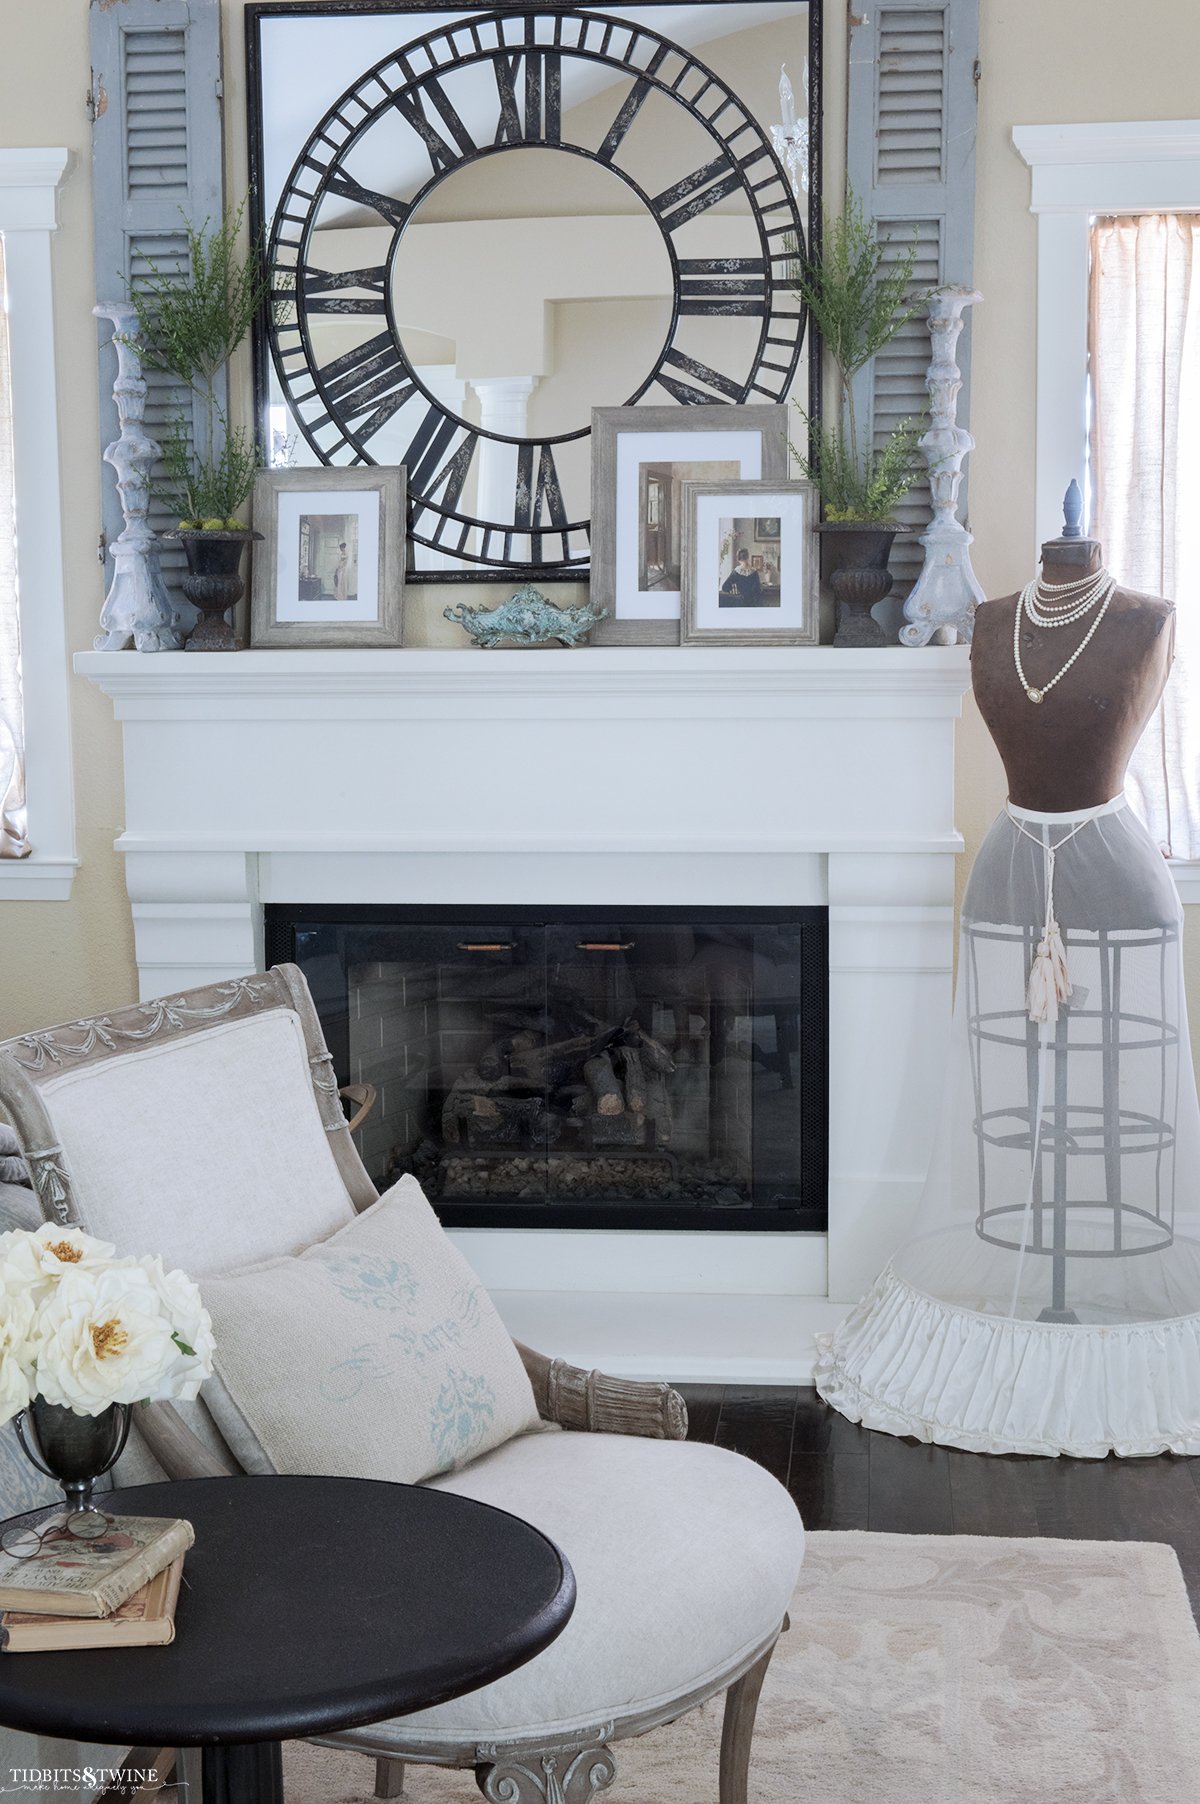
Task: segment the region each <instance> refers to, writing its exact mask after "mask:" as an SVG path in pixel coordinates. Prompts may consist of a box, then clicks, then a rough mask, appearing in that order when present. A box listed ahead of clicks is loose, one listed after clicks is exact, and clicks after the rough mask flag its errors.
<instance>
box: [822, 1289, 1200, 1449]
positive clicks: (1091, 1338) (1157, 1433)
mask: <svg viewBox="0 0 1200 1804" xmlns="http://www.w3.org/2000/svg"><path fill="white" fill-rule="evenodd" d="M816 1386H817V1390H818V1391H819V1392H820V1394H821V1396H822V1397H824V1399H825V1401H826V1402H827V1403H831V1404H832V1405H833V1407H834V1408H835V1409H837V1410H840V1411H841V1413H842V1415H844V1416H848V1417H849V1418H850V1420H851V1421H852V1422H861V1423H862V1424H863V1426H864V1427H865V1428H879V1429H883V1430H884V1431H885V1432H886V1433H888V1434H898V1435H914V1436H915V1437H916V1438H917V1439H918V1440H921V1441H934V1442H937V1443H938V1445H940V1446H944V1447H961V1448H964V1449H965V1450H966V1451H967V1452H968V1453H1034V1454H1060V1453H1066V1454H1072V1455H1074V1456H1075V1457H1076V1458H1077V1459H1103V1458H1104V1456H1105V1455H1106V1454H1107V1453H1118V1454H1121V1455H1122V1456H1124V1457H1125V1458H1128V1459H1140V1458H1146V1457H1150V1456H1152V1455H1154V1454H1157V1453H1184V1454H1200V1314H1197V1315H1185V1316H1176V1317H1174V1318H1172V1319H1171V1320H1169V1321H1162V1322H1136V1323H1121V1324H1118V1325H1113V1326H1107V1325H1094V1324H1091V1323H1081V1324H1079V1325H1078V1326H1076V1325H1073V1324H1072V1325H1064V1324H1062V1323H1054V1322H1023V1321H1018V1320H1016V1319H1014V1318H1013V1317H1009V1316H989V1315H981V1314H978V1313H976V1312H975V1311H974V1310H971V1309H966V1308H963V1307H961V1306H960V1305H957V1304H952V1303H944V1302H941V1301H940V1300H939V1299H938V1298H937V1297H931V1296H928V1295H927V1294H926V1293H925V1292H923V1291H919V1290H916V1289H914V1287H913V1286H912V1285H911V1284H908V1283H906V1282H905V1280H904V1279H903V1278H901V1277H900V1276H899V1275H898V1274H897V1273H896V1272H895V1271H894V1270H893V1268H892V1267H891V1266H890V1265H888V1266H887V1267H885V1269H884V1270H883V1272H881V1273H880V1276H879V1278H878V1279H877V1280H876V1282H875V1284H874V1286H873V1287H872V1289H871V1290H870V1292H869V1293H868V1295H867V1296H865V1297H864V1298H863V1300H862V1302H861V1303H859V1304H858V1305H857V1306H856V1307H855V1308H854V1309H853V1310H851V1312H850V1314H849V1315H848V1316H847V1317H846V1319H845V1321H844V1322H842V1323H841V1324H840V1326H839V1327H838V1328H836V1329H835V1330H834V1332H833V1333H832V1334H820V1335H818V1336H817V1364H816Z"/></svg>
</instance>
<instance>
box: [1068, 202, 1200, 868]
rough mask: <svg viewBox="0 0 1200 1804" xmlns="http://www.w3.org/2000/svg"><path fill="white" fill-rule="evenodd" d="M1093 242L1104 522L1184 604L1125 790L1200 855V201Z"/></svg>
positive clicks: (1125, 557) (1167, 843)
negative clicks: (1196, 208) (1198, 207)
mask: <svg viewBox="0 0 1200 1804" xmlns="http://www.w3.org/2000/svg"><path fill="white" fill-rule="evenodd" d="M1091 252H1092V255H1091V303H1090V309H1089V314H1090V318H1089V341H1090V346H1089V348H1090V356H1091V372H1092V429H1091V466H1092V467H1091V474H1092V485H1093V494H1094V497H1095V508H1094V521H1095V524H1094V527H1093V531H1094V534H1095V536H1096V537H1097V538H1098V539H1100V540H1101V542H1102V543H1103V545H1104V552H1105V562H1106V563H1107V565H1108V567H1109V569H1110V570H1112V571H1113V573H1114V575H1115V576H1116V577H1117V579H1118V581H1119V582H1122V583H1124V584H1126V585H1127V586H1128V587H1129V588H1133V589H1144V590H1147V591H1149V592H1150V593H1151V594H1155V595H1165V596H1167V597H1168V598H1169V599H1170V600H1172V601H1174V602H1175V604H1176V609H1177V613H1176V634H1175V668H1174V671H1173V673H1172V676H1171V680H1170V683H1169V684H1168V686H1167V692H1166V694H1165V695H1164V697H1163V700H1162V705H1161V706H1160V708H1159V709H1158V712H1157V713H1156V715H1155V717H1154V719H1153V720H1152V722H1151V723H1150V726H1149V727H1148V728H1147V729H1146V732H1145V734H1144V735H1143V738H1142V741H1141V744H1140V745H1139V746H1138V748H1137V751H1136V752H1135V753H1134V756H1133V760H1132V763H1131V764H1130V767H1129V775H1128V778H1127V779H1126V790H1127V793H1128V794H1129V795H1130V797H1131V799H1132V800H1133V802H1134V805H1135V807H1136V808H1137V810H1138V813H1139V814H1140V815H1141V816H1142V818H1143V820H1144V821H1145V822H1146V824H1147V826H1148V827H1149V829H1150V833H1151V835H1152V836H1153V838H1154V840H1155V841H1156V843H1157V844H1158V845H1159V846H1160V847H1161V848H1162V849H1163V850H1164V851H1165V852H1169V853H1170V854H1171V855H1173V856H1174V857H1176V858H1200V531H1198V529H1197V520H1196V497H1197V495H1198V494H1200V213H1142V214H1137V215H1133V216H1129V217H1118V218H1101V219H1097V220H1096V221H1095V223H1094V224H1093V226H1092V244H1091Z"/></svg>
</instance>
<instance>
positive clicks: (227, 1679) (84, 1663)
mask: <svg viewBox="0 0 1200 1804" xmlns="http://www.w3.org/2000/svg"><path fill="white" fill-rule="evenodd" d="M103 1503H104V1507H105V1508H107V1509H111V1510H112V1511H114V1512H115V1513H116V1514H118V1515H120V1514H124V1515H130V1516H184V1517H186V1518H187V1520H188V1521H189V1522H191V1523H192V1525H193V1526H194V1528H195V1530H196V1545H195V1546H194V1547H193V1548H191V1550H190V1551H189V1553H188V1555H187V1560H186V1563H185V1565H184V1569H183V1587H182V1589H181V1591H180V1594H179V1606H178V1610H177V1612H176V1617H175V1640H174V1641H173V1642H172V1643H171V1645H170V1646H169V1647H137V1648H106V1649H103V1650H99V1649H97V1650H78V1651H72V1652H64V1653H45V1654H20V1655H15V1654H14V1655H11V1656H9V1657H7V1658H4V1657H0V1723H3V1724H5V1725H6V1726H7V1727H9V1728H12V1729H26V1730H31V1731H33V1732H35V1733H38V1734H42V1735H53V1736H61V1737H64V1738H66V1739H68V1740H74V1741H93V1742H104V1743H108V1744H119V1745H122V1746H126V1745H128V1746H138V1745H150V1744H151V1743H152V1744H153V1745H154V1746H156V1747H201V1748H203V1750H204V1755H203V1765H204V1800H203V1804H282V1801H283V1779H282V1769H281V1752H280V1744H281V1743H282V1742H284V1741H295V1740H298V1739H301V1738H303V1737H305V1736H309V1735H322V1734H328V1733H330V1732H331V1731H333V1730H337V1729H349V1728H354V1727H357V1726H358V1725H360V1724H363V1723H372V1722H378V1721H380V1720H381V1719H382V1718H384V1717H389V1716H403V1715H405V1714H407V1713H408V1712H410V1711H415V1710H423V1709H425V1708H427V1707H428V1706H429V1705H432V1704H440V1703H444V1702H445V1700H446V1699H447V1698H454V1697H459V1696H461V1695H462V1693H463V1692H466V1691H475V1690H476V1689H477V1688H478V1687H479V1686H481V1685H486V1684H488V1683H489V1682H490V1681H491V1680H492V1679H498V1678H501V1677H502V1676H503V1675H504V1674H505V1673H507V1672H511V1671H512V1670H513V1669H514V1667H518V1666H522V1665H524V1663H525V1662H526V1661H527V1660H531V1659H532V1658H533V1656H534V1655H535V1654H539V1653H541V1651H542V1649H543V1648H544V1647H548V1646H549V1644H550V1643H551V1642H552V1641H553V1640H554V1639H555V1637H556V1636H557V1635H558V1634H560V1633H561V1631H562V1630H563V1628H564V1627H565V1626H566V1624H567V1621H568V1619H569V1618H570V1615H571V1611H572V1610H573V1609H574V1607H575V1579H574V1575H573V1573H572V1571H571V1568H570V1566H569V1565H568V1564H567V1562H566V1560H565V1559H564V1558H563V1556H562V1554H561V1553H559V1551H558V1549H557V1548H556V1547H555V1546H554V1544H553V1542H552V1541H549V1540H547V1538H546V1536H545V1535H543V1534H541V1533H539V1531H538V1530H537V1529H535V1528H532V1527H531V1526H530V1525H529V1523H527V1522H522V1521H520V1520H519V1519H518V1518H517V1517H516V1516H509V1515H507V1514H506V1513H505V1512H504V1511H503V1510H496V1509H491V1508H490V1507H489V1506H487V1505H486V1504H481V1503H476V1502H474V1501H473V1500H472V1499H470V1498H467V1497H456V1496H454V1495H452V1494H451V1493H449V1492H445V1491H427V1490H422V1489H421V1488H420V1487H419V1486H413V1485H393V1484H382V1483H378V1482H376V1481H374V1480H371V1479H357V1478H288V1477H246V1478H201V1479H186V1480H180V1481H177V1482H175V1483H173V1484H161V1485H140V1486H138V1487H136V1488H134V1489H129V1490H123V1491H113V1492H110V1493H109V1495H108V1496H107V1497H105V1498H104V1499H103Z"/></svg>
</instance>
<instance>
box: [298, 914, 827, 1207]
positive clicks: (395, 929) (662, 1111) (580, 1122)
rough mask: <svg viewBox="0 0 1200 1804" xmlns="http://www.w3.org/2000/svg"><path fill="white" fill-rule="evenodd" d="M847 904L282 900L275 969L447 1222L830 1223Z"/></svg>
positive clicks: (377, 1164) (386, 1152) (363, 1142)
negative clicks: (299, 994) (835, 1042)
mask: <svg viewBox="0 0 1200 1804" xmlns="http://www.w3.org/2000/svg"><path fill="white" fill-rule="evenodd" d="M826 915H827V911H826V910H825V909H824V908H819V907H795V908H790V909H782V908H764V909H747V908H737V909H714V908H695V909H682V910H681V909H671V910H667V909H657V908H633V909H630V910H629V911H627V912H620V913H618V912H614V911H610V910H605V911H604V912H603V914H600V913H598V912H596V911H587V910H583V909H569V908H565V909H556V910H554V911H552V912H551V911H541V910H534V909H530V908H512V909H506V910H497V911H488V913H487V914H486V916H483V915H480V914H468V913H466V912H465V911H461V910H452V909H429V908H420V909H418V908H407V907H392V906H377V907H376V906H372V907H345V908H332V907H319V908H305V907H291V906H280V905H274V906H269V907H268V908H267V910H266V932H267V958H268V963H275V962H277V961H278V960H281V959H294V961H295V962H296V963H297V964H298V965H299V966H300V967H301V969H302V970H303V971H304V972H305V975H306V977H307V978H308V982H309V985H310V987H311V989H312V991H313V994H314V997H315V999H316V1002H317V1007H318V1010H319V1012H320V1015H321V1019H322V1025H323V1027H324V1030H325V1034H326V1038H327V1040H328V1043H329V1046H330V1050H331V1051H332V1053H333V1056H334V1063H335V1066H336V1068H337V1073H338V1078H339V1081H340V1082H343V1083H370V1084H372V1085H373V1086H374V1087H375V1090H376V1093H377V1094H376V1103H375V1107H374V1109H373V1111H372V1114H371V1117H370V1118H369V1119H368V1121H367V1122H366V1123H364V1125H363V1127H362V1128H361V1129H360V1130H359V1145H360V1152H361V1153H362V1156H363V1159H364V1162H365V1164H366V1165H367V1168H368V1170H369V1171H370V1173H371V1176H372V1177H373V1179H374V1180H375V1182H376V1183H377V1184H379V1185H380V1186H381V1187H382V1186H383V1185H385V1184H387V1183H390V1182H392V1181H394V1180H395V1179H396V1178H397V1177H399V1176H400V1175H401V1174H402V1173H403V1172H406V1171H407V1172H413V1173H414V1174H415V1175H416V1176H417V1177H418V1178H419V1179H420V1180H421V1183H422V1184H423V1186H424V1187H425V1190H426V1192H427V1194H428V1195H429V1197H430V1199H431V1201H432V1202H433V1204H434V1206H435V1208H436V1209H437V1210H438V1213H439V1215H440V1216H441V1218H442V1220H443V1221H444V1222H445V1223H446V1224H447V1225H448V1226H456V1227H467V1226H470V1227H498V1226H504V1227H559V1228H563V1227H572V1228H597V1227H606V1226H607V1227H621V1228H687V1229H697V1228H702V1227H705V1226H711V1227H714V1228H721V1229H729V1228H731V1227H736V1228H737V1229H739V1230H745V1229H754V1228H768V1229H773V1230H775V1231H779V1230H780V1229H808V1230H819V1229H823V1228H824V1227H825V1225H826V1193H827V1174H828V1146H827V1141H828V1128H827V1123H828V1031H827V1013H828V954H827V924H826Z"/></svg>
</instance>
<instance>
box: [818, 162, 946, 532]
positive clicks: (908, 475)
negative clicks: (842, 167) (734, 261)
mask: <svg viewBox="0 0 1200 1804" xmlns="http://www.w3.org/2000/svg"><path fill="white" fill-rule="evenodd" d="M890 244H891V239H890V238H882V239H881V238H880V237H879V236H878V235H877V233H876V230H875V222H874V221H873V220H872V219H869V218H868V217H867V215H866V214H865V212H864V211H863V206H862V203H861V201H860V200H859V199H858V197H857V196H856V195H855V193H854V192H853V190H852V189H848V190H847V193H846V205H845V210H844V211H843V212H842V214H841V215H840V217H838V218H837V219H830V218H829V217H828V215H826V216H825V218H824V226H823V233H822V242H821V251H820V255H819V256H818V257H815V258H814V257H808V256H805V255H804V254H799V255H797V256H796V257H795V259H794V261H793V263H792V265H791V269H790V272H789V273H790V275H791V280H792V286H793V289H794V292H795V293H796V294H797V295H798V296H799V297H800V298H801V299H802V300H803V301H804V303H805V305H806V306H807V308H808V311H809V317H810V318H811V320H812V322H813V324H814V325H815V326H816V328H817V330H818V331H819V332H820V334H821V339H822V342H823V345H824V348H825V350H826V351H827V352H828V353H829V356H830V359H831V360H832V362H833V365H834V367H835V369H836V370H837V373H838V387H839V390H840V393H841V402H842V409H843V412H844V415H845V419H846V430H845V433H844V434H843V433H842V431H841V430H840V429H834V430H832V431H825V430H817V429H814V426H813V422H812V421H811V420H810V418H809V416H808V415H807V414H806V413H805V412H804V410H803V408H800V407H798V408H797V412H798V413H799V414H800V417H801V418H802V419H803V421H804V424H805V426H806V428H808V438H809V444H808V447H807V449H805V448H798V447H797V446H795V445H793V446H792V447H791V450H792V455H793V456H794V457H795V459H796V461H797V463H798V464H799V466H800V469H801V471H802V473H803V474H804V476H805V477H806V478H807V479H808V480H809V481H810V482H815V483H816V484H817V487H818V488H819V490H820V493H821V500H822V502H823V503H824V505H825V512H826V516H827V518H829V519H831V520H833V519H841V520H886V519H888V518H890V516H891V514H892V512H893V510H894V508H895V507H896V505H897V503H898V502H900V501H902V500H903V498H904V496H905V495H906V494H907V493H908V491H909V489H911V488H912V486H913V483H914V482H915V481H916V479H917V477H918V476H919V475H920V472H921V469H922V463H923V460H922V457H921V453H920V450H919V449H918V443H917V441H918V439H919V437H920V434H921V427H922V422H921V421H920V420H919V419H916V420H902V421H901V423H900V425H899V426H897V427H896V429H895V430H894V431H893V432H892V433H891V435H890V436H889V438H888V440H887V442H886V443H885V444H884V445H882V446H880V447H878V448H876V447H874V446H870V447H867V448H866V450H865V452H860V449H859V442H858V421H857V418H856V415H855V408H854V387H853V384H854V378H855V376H856V375H857V374H858V372H859V370H861V369H863V368H864V366H865V365H866V364H868V363H869V362H870V361H871V359H872V358H873V357H874V356H876V354H877V353H878V352H879V351H881V350H882V349H883V347H884V345H886V344H889V343H890V342H891V340H892V339H893V338H895V336H896V334H897V333H898V332H899V331H900V330H901V329H902V327H904V326H905V325H906V324H907V323H908V321H909V320H910V319H912V318H913V317H914V316H915V315H916V314H918V313H919V312H920V311H921V309H922V308H923V307H924V306H925V304H926V302H927V301H928V299H929V296H930V294H931V293H932V292H933V290H932V289H928V288H927V289H921V290H919V291H917V292H915V293H914V292H913V291H912V288H911V284H912V276H913V271H914V269H915V268H916V263H917V240H916V236H915V234H914V237H913V239H912V242H911V243H910V244H909V246H908V248H907V250H906V251H905V252H904V253H903V255H901V256H897V257H896V258H895V260H894V261H893V262H890V263H889V262H888V247H889V246H890Z"/></svg>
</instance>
